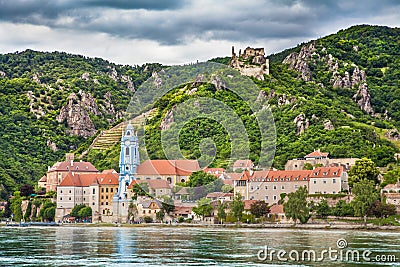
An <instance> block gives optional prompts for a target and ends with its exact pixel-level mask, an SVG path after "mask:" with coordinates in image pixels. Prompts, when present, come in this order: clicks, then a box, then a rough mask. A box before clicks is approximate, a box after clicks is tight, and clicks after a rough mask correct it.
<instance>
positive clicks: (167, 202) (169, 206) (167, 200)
mask: <svg viewBox="0 0 400 267" xmlns="http://www.w3.org/2000/svg"><path fill="white" fill-rule="evenodd" d="M161 205H162V207H163V210H164V211H165V212H166V213H167V214H169V213H171V212H173V211H174V210H175V204H174V200H173V199H172V198H171V197H169V196H166V195H164V196H162V204H161Z"/></svg>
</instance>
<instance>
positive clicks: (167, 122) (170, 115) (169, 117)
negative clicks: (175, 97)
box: [160, 106, 176, 130]
mask: <svg viewBox="0 0 400 267" xmlns="http://www.w3.org/2000/svg"><path fill="white" fill-rule="evenodd" d="M175 111H176V106H174V107H173V108H172V109H170V110H168V112H167V114H165V117H164V118H163V119H162V121H161V124H160V128H161V130H167V129H169V128H170V127H171V124H172V123H173V122H174V112H175Z"/></svg>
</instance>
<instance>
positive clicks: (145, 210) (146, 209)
mask: <svg viewBox="0 0 400 267" xmlns="http://www.w3.org/2000/svg"><path fill="white" fill-rule="evenodd" d="M161 210H162V204H161V202H160V201H158V200H154V199H148V200H144V201H141V202H140V203H138V204H137V215H138V218H139V220H140V221H142V220H143V218H144V217H146V216H147V217H150V218H152V219H153V221H155V220H156V216H157V212H159V211H161Z"/></svg>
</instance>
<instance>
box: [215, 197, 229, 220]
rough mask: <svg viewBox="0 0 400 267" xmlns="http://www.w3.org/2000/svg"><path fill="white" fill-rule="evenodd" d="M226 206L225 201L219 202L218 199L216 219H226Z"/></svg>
mask: <svg viewBox="0 0 400 267" xmlns="http://www.w3.org/2000/svg"><path fill="white" fill-rule="evenodd" d="M226 208H227V205H226V203H223V202H221V201H220V200H218V206H217V211H218V214H217V216H218V221H220V222H223V221H225V220H226V211H225V210H226Z"/></svg>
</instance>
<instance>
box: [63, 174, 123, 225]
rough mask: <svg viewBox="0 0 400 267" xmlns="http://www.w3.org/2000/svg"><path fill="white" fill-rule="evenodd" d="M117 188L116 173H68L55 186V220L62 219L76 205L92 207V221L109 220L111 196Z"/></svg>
mask: <svg viewBox="0 0 400 267" xmlns="http://www.w3.org/2000/svg"><path fill="white" fill-rule="evenodd" d="M117 190H118V174H117V173H86V174H75V173H70V174H68V175H67V176H66V177H65V178H64V180H63V181H62V182H61V184H60V185H58V187H57V209H56V221H62V220H63V218H64V216H66V215H68V214H70V213H71V211H72V209H73V208H74V207H75V206H76V205H80V204H84V205H86V206H89V207H91V208H92V220H93V221H105V222H110V221H111V220H110V218H107V217H106V216H110V215H112V205H111V204H112V202H111V200H112V196H113V195H114V194H115V193H114V192H116V191H117Z"/></svg>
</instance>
